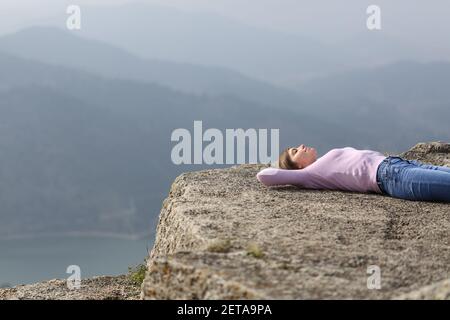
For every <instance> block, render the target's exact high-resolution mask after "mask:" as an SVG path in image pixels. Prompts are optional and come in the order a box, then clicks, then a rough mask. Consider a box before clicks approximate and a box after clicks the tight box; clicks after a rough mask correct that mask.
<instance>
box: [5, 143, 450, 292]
mask: <svg viewBox="0 0 450 320" xmlns="http://www.w3.org/2000/svg"><path fill="white" fill-rule="evenodd" d="M386 155H390V154H386ZM400 156H402V157H404V158H406V159H418V160H420V161H424V162H428V163H433V164H436V165H446V166H450V144H448V143H442V142H433V143H419V144H417V145H416V146H414V147H413V148H412V149H410V150H408V151H406V152H404V153H402V154H400ZM263 167H264V166H260V165H243V166H237V167H233V168H229V169H222V170H206V171H198V172H191V173H186V174H183V175H181V176H179V177H178V178H177V179H176V180H175V182H174V183H173V185H172V187H171V190H170V194H169V196H168V198H167V199H166V200H165V201H164V203H163V207H162V210H161V214H160V220H159V224H158V229H157V236H156V241H155V245H154V247H153V250H152V252H151V256H150V259H149V260H148V261H149V264H148V271H147V275H146V278H145V280H144V283H143V285H142V292H141V298H145V299H180V298H184V299H213V298H214V299H216V298H223V299H246V298H250V299H270V298H276V299H290V298H292V299H314V298H361V299H379V298H387V299H389V298H395V299H397V298H398V299H450V273H449V270H450V267H449V262H450V231H449V230H450V204H446V203H432V202H415V201H407V200H401V199H395V198H390V197H388V196H384V195H379V194H362V193H353V192H341V191H319V190H306V189H298V188H295V187H288V186H285V187H273V188H266V187H264V186H263V185H261V184H260V183H259V182H258V181H257V180H256V178H255V175H256V173H257V172H258V171H259V170H260V169H261V168H263ZM371 265H376V266H379V267H380V271H381V283H380V284H381V288H380V289H372V290H370V289H368V288H367V277H368V276H370V275H369V274H367V268H368V266H371ZM138 294H139V288H138V287H136V286H135V285H134V284H132V283H130V280H129V279H128V278H127V277H126V276H119V277H96V278H93V279H88V280H85V281H83V282H82V288H80V289H79V290H69V289H68V288H67V285H66V282H65V281H63V280H51V281H48V282H42V283H38V284H32V285H24V286H17V287H14V288H10V289H0V299H135V298H138V297H139V295H138Z"/></svg>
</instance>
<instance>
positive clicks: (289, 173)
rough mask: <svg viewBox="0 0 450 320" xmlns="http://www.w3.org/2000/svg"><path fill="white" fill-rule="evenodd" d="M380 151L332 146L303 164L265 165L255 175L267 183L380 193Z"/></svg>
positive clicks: (270, 184) (269, 184) (267, 184)
mask: <svg viewBox="0 0 450 320" xmlns="http://www.w3.org/2000/svg"><path fill="white" fill-rule="evenodd" d="M385 158H386V156H384V155H383V154H382V153H380V152H377V151H372V150H357V149H355V148H352V147H345V148H339V149H332V150H330V151H328V152H327V153H326V154H325V155H324V156H322V157H320V158H319V159H317V160H316V161H315V162H314V163H312V164H310V165H309V166H307V167H306V168H303V169H298V170H285V169H278V168H266V169H263V170H261V171H260V172H259V173H258V174H257V175H256V177H257V179H258V180H259V181H260V182H261V183H263V184H264V185H266V186H276V185H295V186H298V187H301V188H306V189H328V190H347V191H359V192H370V191H373V192H378V193H381V191H380V189H379V187H378V184H377V182H376V173H377V168H378V165H379V164H380V163H381V161H383V159H385Z"/></svg>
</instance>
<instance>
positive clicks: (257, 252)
mask: <svg viewBox="0 0 450 320" xmlns="http://www.w3.org/2000/svg"><path fill="white" fill-rule="evenodd" d="M247 255H249V256H252V257H254V258H257V259H260V258H262V257H264V252H263V251H262V249H261V248H260V247H259V246H258V244H256V243H253V242H252V243H249V244H248V246H247Z"/></svg>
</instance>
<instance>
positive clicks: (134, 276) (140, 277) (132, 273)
mask: <svg viewBox="0 0 450 320" xmlns="http://www.w3.org/2000/svg"><path fill="white" fill-rule="evenodd" d="M146 271H147V261H146V260H145V261H144V262H143V263H141V264H138V265H137V266H134V267H128V279H130V281H131V282H132V283H133V284H135V285H137V286H140V285H141V284H142V282H144V278H145V272H146Z"/></svg>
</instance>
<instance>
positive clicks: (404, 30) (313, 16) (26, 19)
mask: <svg viewBox="0 0 450 320" xmlns="http://www.w3.org/2000/svg"><path fill="white" fill-rule="evenodd" d="M130 2H136V1H135V0H95V1H92V0H39V1H36V0H2V1H1V3H0V33H2V34H4V33H8V32H11V31H12V30H14V29H17V28H20V27H23V26H25V25H32V24H35V21H39V19H45V17H48V16H55V15H57V14H65V7H66V6H67V5H68V4H79V5H92V4H93V3H95V4H96V5H117V4H124V3H130ZM139 2H143V3H148V4H159V5H167V6H173V7H176V8H179V9H182V10H190V11H206V12H215V13H218V14H221V15H224V16H227V17H232V18H235V19H237V20H240V21H242V22H245V23H248V24H251V25H256V26H262V27H265V28H270V29H277V30H283V31H285V32H290V33H298V34H303V35H309V36H311V37H313V38H316V39H320V40H323V41H328V42H333V41H339V40H342V39H345V38H346V37H351V36H352V35H354V34H357V33H358V32H362V31H364V28H365V19H366V14H365V9H366V8H367V6H368V5H370V4H377V5H379V6H380V7H381V10H382V27H383V32H386V33H387V34H390V35H395V36H397V37H400V38H402V39H405V40H413V39H417V38H418V37H419V38H421V39H425V40H426V43H427V45H431V46H437V47H439V46H440V45H442V42H446V40H447V39H448V34H449V31H450V23H449V22H447V19H448V17H449V15H450V2H449V1H448V0H433V1H432V2H428V1H423V0H396V1H392V0H376V1H374V0H346V1H334V0H315V1H311V0H141V1H139Z"/></svg>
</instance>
